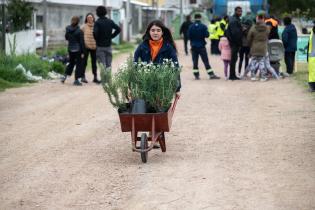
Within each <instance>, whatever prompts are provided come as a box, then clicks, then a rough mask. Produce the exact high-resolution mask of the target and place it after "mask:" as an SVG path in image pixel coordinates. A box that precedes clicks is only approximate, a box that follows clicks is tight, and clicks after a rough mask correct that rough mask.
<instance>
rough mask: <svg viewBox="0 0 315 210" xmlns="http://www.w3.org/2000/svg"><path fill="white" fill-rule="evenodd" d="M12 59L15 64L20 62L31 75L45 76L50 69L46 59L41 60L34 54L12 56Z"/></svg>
mask: <svg viewBox="0 0 315 210" xmlns="http://www.w3.org/2000/svg"><path fill="white" fill-rule="evenodd" d="M12 59H13V61H14V63H15V64H16V66H17V65H18V64H22V65H23V66H24V68H25V69H26V70H29V71H30V72H31V73H32V74H33V75H36V76H42V77H43V78H47V77H48V72H49V71H50V70H51V67H50V64H49V63H48V61H43V60H41V59H40V58H39V57H38V56H37V55H34V54H26V55H21V56H12ZM16 66H15V67H16Z"/></svg>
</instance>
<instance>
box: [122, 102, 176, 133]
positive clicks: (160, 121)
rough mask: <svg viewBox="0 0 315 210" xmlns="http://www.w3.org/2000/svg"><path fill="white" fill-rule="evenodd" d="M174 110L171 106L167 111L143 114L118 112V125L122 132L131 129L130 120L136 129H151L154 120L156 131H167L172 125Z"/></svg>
mask: <svg viewBox="0 0 315 210" xmlns="http://www.w3.org/2000/svg"><path fill="white" fill-rule="evenodd" d="M173 114H174V111H173V110H172V107H170V108H169V109H168V111H167V112H160V113H144V114H131V113H119V119H120V125H121V131H122V132H130V131H132V121H133V120H134V126H135V129H136V130H137V131H151V129H152V122H153V119H154V122H155V131H156V132H169V131H170V128H171V125H172V117H173Z"/></svg>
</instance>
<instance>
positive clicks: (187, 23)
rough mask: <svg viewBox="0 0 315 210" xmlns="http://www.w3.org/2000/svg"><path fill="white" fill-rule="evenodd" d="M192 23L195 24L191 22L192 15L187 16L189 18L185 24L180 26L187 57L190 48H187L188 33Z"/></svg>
mask: <svg viewBox="0 0 315 210" xmlns="http://www.w3.org/2000/svg"><path fill="white" fill-rule="evenodd" d="M192 23H193V22H192V21H191V17H190V15H187V16H186V21H185V22H183V24H182V25H181V26H180V30H179V34H180V35H182V36H183V38H184V48H185V53H186V55H188V48H187V44H188V36H187V32H188V28H189V26H190V25H191V24H192Z"/></svg>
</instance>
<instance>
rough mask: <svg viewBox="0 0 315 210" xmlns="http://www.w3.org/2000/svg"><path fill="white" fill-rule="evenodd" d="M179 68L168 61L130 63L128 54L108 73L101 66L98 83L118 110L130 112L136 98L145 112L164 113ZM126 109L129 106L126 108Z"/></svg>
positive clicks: (175, 85)
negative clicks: (115, 71) (158, 63)
mask: <svg viewBox="0 0 315 210" xmlns="http://www.w3.org/2000/svg"><path fill="white" fill-rule="evenodd" d="M179 73H180V68H179V67H176V66H175V64H174V63H173V62H171V61H169V60H165V61H164V63H163V64H161V65H155V64H146V63H134V62H133V61H132V58H131V57H130V58H129V59H128V60H127V62H126V63H125V64H124V65H123V66H122V67H120V68H119V69H118V71H117V73H116V74H114V75H112V73H111V71H110V70H109V69H103V71H102V73H101V76H102V85H103V89H104V91H105V92H106V93H107V95H108V97H109V100H110V102H111V104H112V105H113V106H114V107H115V108H118V111H119V112H130V111H131V109H130V105H131V106H132V102H134V101H135V100H138V99H142V100H144V101H145V103H146V107H147V110H146V112H149V113H152V112H165V111H167V110H168V108H169V107H170V104H171V102H172V100H173V98H174V95H175V93H176V89H177V87H178V85H179V80H178V79H179ZM128 108H129V109H128Z"/></svg>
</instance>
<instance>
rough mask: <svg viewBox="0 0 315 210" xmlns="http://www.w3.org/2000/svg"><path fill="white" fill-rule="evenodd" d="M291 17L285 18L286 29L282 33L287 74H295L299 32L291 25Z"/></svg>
mask: <svg viewBox="0 0 315 210" xmlns="http://www.w3.org/2000/svg"><path fill="white" fill-rule="evenodd" d="M291 21H292V20H291V18H290V17H285V18H284V19H283V23H284V25H285V28H284V30H283V32H282V42H283V46H284V50H285V53H284V61H285V65H286V66H287V73H288V74H293V71H294V63H295V52H296V50H297V32H296V28H295V26H294V25H293V24H292V23H291Z"/></svg>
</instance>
